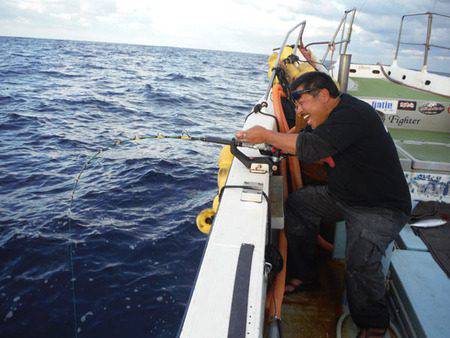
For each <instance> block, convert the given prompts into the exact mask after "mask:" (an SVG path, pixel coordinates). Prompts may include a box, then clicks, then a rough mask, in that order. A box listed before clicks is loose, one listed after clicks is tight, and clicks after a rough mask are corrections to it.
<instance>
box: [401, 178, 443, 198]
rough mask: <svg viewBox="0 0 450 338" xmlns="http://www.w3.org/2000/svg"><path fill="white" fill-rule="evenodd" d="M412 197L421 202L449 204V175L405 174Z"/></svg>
mask: <svg viewBox="0 0 450 338" xmlns="http://www.w3.org/2000/svg"><path fill="white" fill-rule="evenodd" d="M405 177H406V181H407V182H408V185H409V190H410V192H411V197H412V198H413V199H419V200H434V201H436V200H438V201H443V202H449V201H450V196H449V187H450V180H449V175H435V174H425V173H411V172H405Z"/></svg>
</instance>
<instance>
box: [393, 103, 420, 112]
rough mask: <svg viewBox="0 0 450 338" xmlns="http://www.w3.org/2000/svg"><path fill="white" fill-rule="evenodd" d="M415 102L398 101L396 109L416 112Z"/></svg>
mask: <svg viewBox="0 0 450 338" xmlns="http://www.w3.org/2000/svg"><path fill="white" fill-rule="evenodd" d="M416 108H417V102H416V101H398V106H397V109H401V110H411V111H413V110H416Z"/></svg>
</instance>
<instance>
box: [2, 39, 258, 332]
mask: <svg viewBox="0 0 450 338" xmlns="http://www.w3.org/2000/svg"><path fill="white" fill-rule="evenodd" d="M0 49H1V53H0V262H1V265H0V336H1V337H3V338H5V337H76V336H78V337H173V336H175V335H176V334H177V332H178V329H179V326H180V323H181V320H182V317H183V314H184V310H185V307H186V303H187V301H188V298H189V294H190V290H191V288H192V286H193V283H194V279H195V276H196V273H197V269H198V267H199V263H200V259H201V255H202V252H203V249H204V245H205V242H206V237H205V236H204V235H202V234H201V233H200V232H199V231H198V230H197V228H196V226H195V217H196V215H197V214H198V212H199V211H200V210H202V209H204V208H206V207H210V206H211V203H212V199H213V198H214V196H215V194H216V192H217V185H216V173H217V164H216V163H217V157H218V154H219V151H220V146H216V145H208V144H199V143H193V142H186V141H176V140H142V141H138V142H128V143H124V144H122V145H120V146H117V147H112V148H111V149H110V150H108V151H105V152H103V154H102V155H101V156H100V157H99V158H97V159H95V160H94V161H93V162H92V163H91V165H90V166H89V167H88V168H87V169H86V170H85V172H84V174H83V176H82V178H81V180H80V183H79V186H78V188H77V190H76V192H75V198H74V201H73V206H72V209H71V210H70V211H69V202H70V195H71V191H72V188H73V185H74V181H75V177H76V175H77V174H78V173H79V172H80V170H81V168H82V167H83V164H84V163H85V161H86V160H87V159H88V158H90V157H91V156H92V154H94V153H95V152H96V151H97V150H99V149H107V148H108V147H110V146H111V145H112V144H114V141H115V140H117V139H122V140H123V139H127V138H131V137H134V136H135V135H146V134H155V133H158V132H162V133H165V134H170V135H175V134H176V135H179V134H181V133H182V131H184V130H187V131H188V132H189V133H190V134H192V135H196V136H200V135H211V136H221V137H230V138H231V137H232V136H233V134H234V132H235V131H236V130H237V129H239V128H240V127H241V126H242V124H243V119H244V117H245V115H246V114H248V113H249V112H250V110H251V108H252V106H253V105H254V104H255V103H256V102H257V100H258V99H259V98H260V97H261V96H262V95H263V93H264V90H265V86H266V84H267V79H266V73H265V72H266V67H267V66H266V61H267V57H266V56H263V55H251V54H241V53H228V52H217V51H204V50H192V49H179V48H167V47H149V46H135V45H124V44H108V43H93V42H75V41H62V40H41V39H23V38H9V37H0Z"/></svg>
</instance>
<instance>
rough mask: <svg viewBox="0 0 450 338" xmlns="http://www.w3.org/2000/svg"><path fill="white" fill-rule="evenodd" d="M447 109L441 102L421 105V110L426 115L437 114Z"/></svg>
mask: <svg viewBox="0 0 450 338" xmlns="http://www.w3.org/2000/svg"><path fill="white" fill-rule="evenodd" d="M444 110H445V107H444V106H443V105H442V104H440V103H436V102H434V103H427V104H425V105H423V106H422V107H419V111H420V112H421V113H422V114H425V115H437V114H440V113H442V112H443V111H444Z"/></svg>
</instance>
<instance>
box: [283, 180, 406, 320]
mask: <svg viewBox="0 0 450 338" xmlns="http://www.w3.org/2000/svg"><path fill="white" fill-rule="evenodd" d="M408 218H409V216H408V215H406V214H404V213H403V212H401V211H395V210H391V209H387V208H377V207H359V206H349V205H346V204H345V203H342V202H340V201H337V200H336V199H335V198H333V197H332V196H331V195H330V193H329V192H328V187H327V186H308V187H306V188H303V189H300V190H298V191H296V192H294V193H292V194H291V195H290V196H289V198H288V199H287V201H286V219H285V221H286V236H287V240H288V250H289V252H288V264H289V269H290V271H289V275H290V276H291V277H292V278H298V279H301V280H302V281H304V282H310V281H314V280H316V279H317V266H316V243H317V235H318V233H319V228H320V224H321V223H334V222H337V221H340V220H345V226H346V235H347V247H346V267H345V287H346V290H347V299H348V304H349V309H350V313H351V315H352V318H353V320H354V322H355V324H356V325H358V326H359V327H360V328H386V327H387V326H388V325H389V312H388V309H387V301H386V290H385V278H384V275H383V273H382V269H381V258H382V256H383V255H384V252H385V251H386V248H387V246H388V245H389V243H390V242H392V241H393V240H394V239H395V237H397V235H398V233H399V232H400V230H401V229H402V227H403V226H404V225H405V224H406V222H407V221H408Z"/></svg>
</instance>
